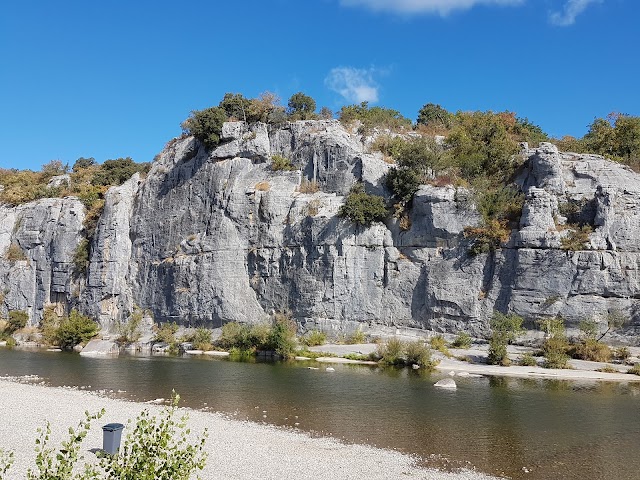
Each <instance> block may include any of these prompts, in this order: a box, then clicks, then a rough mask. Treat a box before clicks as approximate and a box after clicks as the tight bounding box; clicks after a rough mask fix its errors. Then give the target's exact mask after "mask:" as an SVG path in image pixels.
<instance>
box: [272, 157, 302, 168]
mask: <svg viewBox="0 0 640 480" xmlns="http://www.w3.org/2000/svg"><path fill="white" fill-rule="evenodd" d="M271 169H272V170H274V171H280V170H284V171H291V170H295V169H296V167H295V166H293V165H292V164H291V160H289V159H288V158H285V157H283V156H281V155H272V156H271Z"/></svg>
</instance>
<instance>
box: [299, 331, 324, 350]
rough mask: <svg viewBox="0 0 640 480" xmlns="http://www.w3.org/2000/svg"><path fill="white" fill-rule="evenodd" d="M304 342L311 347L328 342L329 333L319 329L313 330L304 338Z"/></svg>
mask: <svg viewBox="0 0 640 480" xmlns="http://www.w3.org/2000/svg"><path fill="white" fill-rule="evenodd" d="M302 343H304V344H305V345H307V346H309V347H315V346H317V345H323V344H325V343H327V334H326V333H324V332H321V331H319V330H311V331H310V332H308V333H307V334H306V335H305V336H304V337H303V338H302Z"/></svg>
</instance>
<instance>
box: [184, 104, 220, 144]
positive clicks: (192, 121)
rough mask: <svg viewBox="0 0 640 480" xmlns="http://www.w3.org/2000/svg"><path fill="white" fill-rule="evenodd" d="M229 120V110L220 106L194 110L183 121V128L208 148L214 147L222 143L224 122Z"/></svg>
mask: <svg viewBox="0 0 640 480" xmlns="http://www.w3.org/2000/svg"><path fill="white" fill-rule="evenodd" d="M226 120H227V112H226V111H225V110H223V109H222V108H220V107H210V108H206V109H204V110H194V111H193V112H191V115H190V116H189V118H187V119H186V120H185V121H184V122H182V130H183V131H184V132H185V133H186V134H188V135H193V136H194V137H196V138H197V139H198V140H200V141H201V142H202V143H203V144H204V146H205V147H206V148H209V149H211V148H214V147H216V146H217V145H218V144H219V143H220V134H221V133H222V124H223V123H224V122H225V121H226Z"/></svg>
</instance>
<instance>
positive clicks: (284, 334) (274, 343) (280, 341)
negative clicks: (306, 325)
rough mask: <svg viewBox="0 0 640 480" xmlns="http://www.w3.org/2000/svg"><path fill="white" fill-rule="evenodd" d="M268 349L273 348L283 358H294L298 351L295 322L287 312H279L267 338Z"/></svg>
mask: <svg viewBox="0 0 640 480" xmlns="http://www.w3.org/2000/svg"><path fill="white" fill-rule="evenodd" d="M267 350H272V351H273V352H275V353H276V354H278V355H280V356H281V357H282V358H285V359H287V358H292V357H293V356H294V355H295V351H296V326H295V322H294V321H293V320H292V319H291V318H290V317H288V316H287V315H285V314H280V313H277V314H275V316H274V319H273V326H272V327H271V332H270V333H269V337H268V340H267Z"/></svg>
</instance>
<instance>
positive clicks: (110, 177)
mask: <svg viewBox="0 0 640 480" xmlns="http://www.w3.org/2000/svg"><path fill="white" fill-rule="evenodd" d="M149 168H150V165H149V164H148V163H136V162H134V161H133V160H132V159H131V158H130V157H127V158H117V159H115V160H106V161H105V162H104V163H103V164H102V165H100V169H99V170H98V171H97V172H96V173H95V174H94V175H93V178H92V179H91V184H92V185H102V186H110V185H122V184H123V183H124V182H126V181H127V180H129V179H130V178H131V177H132V176H133V175H134V174H135V173H137V172H145V171H148V170H149Z"/></svg>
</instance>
